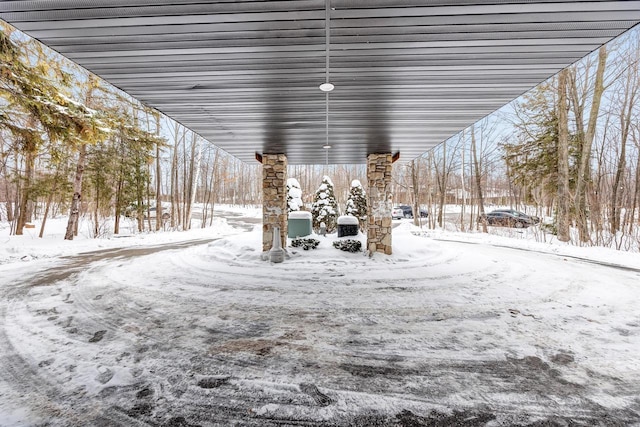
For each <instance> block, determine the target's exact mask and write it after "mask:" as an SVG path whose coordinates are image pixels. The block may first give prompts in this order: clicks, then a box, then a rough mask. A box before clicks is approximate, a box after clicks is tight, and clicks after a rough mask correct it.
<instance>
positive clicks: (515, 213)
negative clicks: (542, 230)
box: [492, 209, 540, 224]
mask: <svg viewBox="0 0 640 427" xmlns="http://www.w3.org/2000/svg"><path fill="white" fill-rule="evenodd" d="M492 212H507V213H510V214H511V215H513V216H515V217H518V218H528V219H529V220H531V222H533V223H534V224H538V223H539V222H540V218H539V217H537V216H535V215H527V214H526V213H524V212H520V211H517V210H515V209H495V210H493V211H492Z"/></svg>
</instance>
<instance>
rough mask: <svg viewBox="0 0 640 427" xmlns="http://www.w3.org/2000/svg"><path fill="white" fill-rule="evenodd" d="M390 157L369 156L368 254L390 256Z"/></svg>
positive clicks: (381, 155) (385, 155)
mask: <svg viewBox="0 0 640 427" xmlns="http://www.w3.org/2000/svg"><path fill="white" fill-rule="evenodd" d="M392 162H393V161H392V156H391V154H390V153H387V154H369V156H368V157H367V180H368V181H369V226H368V230H367V249H368V250H369V253H370V254H373V253H374V252H382V253H384V254H387V255H391V209H392V208H393V206H392V202H391V191H390V189H391V163H392Z"/></svg>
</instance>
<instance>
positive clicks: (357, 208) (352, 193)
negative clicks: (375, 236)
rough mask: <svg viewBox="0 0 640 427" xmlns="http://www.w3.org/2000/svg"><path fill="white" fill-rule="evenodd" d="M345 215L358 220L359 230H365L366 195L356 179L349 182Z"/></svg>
mask: <svg viewBox="0 0 640 427" xmlns="http://www.w3.org/2000/svg"><path fill="white" fill-rule="evenodd" d="M345 214H347V215H351V216H355V217H356V218H358V224H359V226H360V230H364V229H365V226H366V224H367V193H366V192H365V191H364V187H362V184H361V183H360V181H358V180H357V179H354V180H353V181H351V189H350V190H349V198H348V199H347V208H346V210H345Z"/></svg>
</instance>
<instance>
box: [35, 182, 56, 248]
mask: <svg viewBox="0 0 640 427" xmlns="http://www.w3.org/2000/svg"><path fill="white" fill-rule="evenodd" d="M57 187H58V174H57V173H56V176H55V177H54V179H53V186H52V188H51V192H50V193H49V196H47V202H46V203H45V205H44V215H43V216H42V224H41V225H40V233H39V234H38V237H39V238H41V239H42V236H44V227H45V225H46V224H47V217H48V216H49V208H50V207H51V203H52V202H53V195H54V194H55V192H56V188H57Z"/></svg>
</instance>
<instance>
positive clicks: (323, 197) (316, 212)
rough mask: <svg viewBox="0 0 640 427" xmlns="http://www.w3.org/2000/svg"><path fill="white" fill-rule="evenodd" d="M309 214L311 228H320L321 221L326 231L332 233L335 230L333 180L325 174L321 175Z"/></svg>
mask: <svg viewBox="0 0 640 427" xmlns="http://www.w3.org/2000/svg"><path fill="white" fill-rule="evenodd" d="M311 214H312V215H313V228H314V229H315V230H318V229H319V228H320V223H321V222H324V223H325V225H326V227H327V233H333V232H334V231H335V230H336V224H337V219H338V203H337V202H336V197H335V195H334V193H333V182H331V178H329V177H328V176H326V175H325V176H323V177H322V184H320V187H318V190H316V194H315V195H314V197H313V206H312V208H311Z"/></svg>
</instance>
